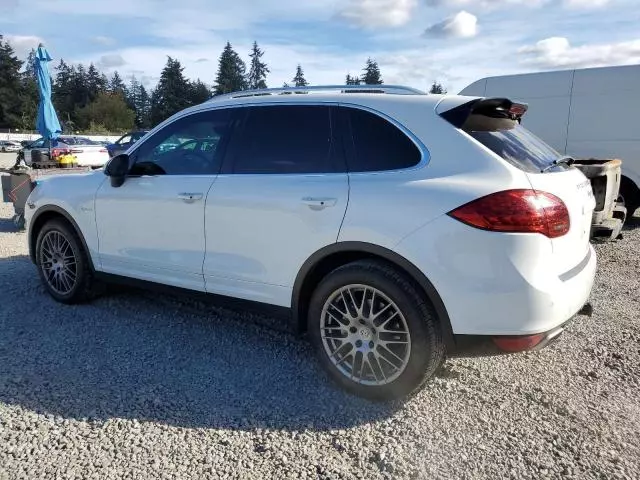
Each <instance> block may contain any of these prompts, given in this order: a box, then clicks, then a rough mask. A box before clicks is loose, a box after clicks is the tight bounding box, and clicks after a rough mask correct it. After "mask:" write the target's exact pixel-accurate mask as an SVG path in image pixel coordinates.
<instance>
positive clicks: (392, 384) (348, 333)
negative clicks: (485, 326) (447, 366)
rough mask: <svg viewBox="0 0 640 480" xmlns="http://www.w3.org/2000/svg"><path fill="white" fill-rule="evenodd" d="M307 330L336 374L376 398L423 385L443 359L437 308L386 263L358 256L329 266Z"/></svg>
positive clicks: (393, 396)
mask: <svg viewBox="0 0 640 480" xmlns="http://www.w3.org/2000/svg"><path fill="white" fill-rule="evenodd" d="M308 332H309V334H310V337H311V341H312V343H313V345H314V347H315V350H316V353H317V354H318V357H319V359H320V363H321V364H322V366H323V367H324V369H325V370H326V371H327V372H328V373H329V375H330V376H331V377H332V378H333V379H334V380H335V381H336V382H337V383H338V384H339V385H340V386H342V387H343V388H345V389H346V390H348V391H349V392H351V393H354V394H356V395H359V396H362V397H365V398H368V399H371V400H392V399H397V398H402V397H406V396H408V395H410V394H412V393H414V392H417V391H418V390H419V389H420V388H421V387H422V386H423V385H424V384H425V383H426V381H427V380H428V379H429V378H430V377H431V376H432V375H433V374H434V373H435V371H436V370H437V369H438V367H439V366H440V365H441V364H442V362H443V360H444V342H443V340H442V335H441V331H440V328H439V323H438V320H437V318H436V314H435V312H434V310H433V308H432V307H431V305H430V304H429V302H428V301H427V300H426V299H425V297H424V295H422V294H421V293H420V292H419V291H418V290H417V289H416V287H415V286H414V284H413V283H412V282H411V281H410V280H409V279H408V278H407V277H406V276H404V275H403V274H402V273H401V272H399V271H397V270H395V269H394V268H393V267H391V266H389V265H387V264H385V263H382V262H377V261H368V260H367V261H358V262H353V263H350V264H347V265H345V266H342V267H340V268H338V269H336V270H334V271H333V272H332V273H330V274H329V275H328V276H327V277H326V278H325V279H324V280H323V281H322V282H321V283H320V285H319V286H318V288H317V289H316V291H315V292H314V295H313V297H312V300H311V305H310V309H309V317H308Z"/></svg>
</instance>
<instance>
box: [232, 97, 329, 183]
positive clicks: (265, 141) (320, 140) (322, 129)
mask: <svg viewBox="0 0 640 480" xmlns="http://www.w3.org/2000/svg"><path fill="white" fill-rule="evenodd" d="M234 158H235V162H234V166H233V173H271V174H278V173H280V174H287V173H297V174H306V173H327V172H334V171H335V170H336V167H335V166H334V165H333V162H332V140H331V113H330V107H328V106H321V105H278V106H261V107H252V108H251V109H250V110H249V112H248V115H247V119H246V121H245V125H244V128H243V132H242V137H241V138H240V140H239V141H238V147H237V150H236V154H235V155H234Z"/></svg>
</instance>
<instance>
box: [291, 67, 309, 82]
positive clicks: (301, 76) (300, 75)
mask: <svg viewBox="0 0 640 480" xmlns="http://www.w3.org/2000/svg"><path fill="white" fill-rule="evenodd" d="M291 81H292V82H293V84H294V85H295V86H296V87H306V86H307V85H309V82H307V79H306V78H304V72H303V71H302V66H301V65H300V64H298V66H297V67H296V75H295V77H293V80H291Z"/></svg>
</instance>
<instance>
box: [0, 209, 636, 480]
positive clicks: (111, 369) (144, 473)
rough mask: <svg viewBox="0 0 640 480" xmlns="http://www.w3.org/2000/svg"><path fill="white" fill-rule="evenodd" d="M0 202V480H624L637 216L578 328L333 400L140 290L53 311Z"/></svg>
mask: <svg viewBox="0 0 640 480" xmlns="http://www.w3.org/2000/svg"><path fill="white" fill-rule="evenodd" d="M12 213H13V209H12V206H11V205H10V204H0V306H1V308H0V479H2V480H5V479H14V478H16V479H17V478H25V479H26V478H29V479H32V478H82V479H85V478H131V479H133V478H136V479H138V478H139V479H147V478H198V479H200V478H219V477H228V478H242V479H251V478H255V479H263V478H276V477H277V478H327V479H328V478H332V479H333V478H425V479H440V478H442V479H476V478H488V479H497V478H513V479H528V478H531V479H534V478H535V479H539V478H575V479H591V478H593V479H618V478H619V479H637V478H640V395H639V394H640V347H639V345H640V343H639V342H640V324H639V322H640V302H639V299H638V292H639V291H640V260H639V257H638V251H639V250H640V218H637V219H636V222H635V223H636V227H635V228H630V229H628V230H626V231H625V233H624V239H623V240H621V241H618V242H615V243H608V244H599V245H597V250H598V254H599V271H598V278H597V284H596V287H595V289H594V291H593V295H592V303H593V306H594V315H593V316H592V317H590V318H589V317H577V318H576V320H575V321H574V322H573V323H572V324H571V326H570V328H569V329H568V331H567V332H566V333H565V334H564V335H563V336H562V337H561V339H560V340H559V341H558V342H556V343H555V344H553V345H552V346H550V347H549V348H547V349H545V350H543V351H541V352H537V353H526V354H519V355H515V356H509V357H491V358H477V359H455V360H448V361H447V362H446V364H445V366H444V368H443V369H442V371H441V372H439V375H438V376H437V377H436V378H435V379H434V381H433V382H431V383H430V384H429V385H428V387H427V388H426V389H425V390H424V391H423V392H421V393H420V394H418V395H417V396H416V397H415V398H412V399H411V400H409V401H407V402H405V403H397V404H385V405H380V404H371V403H368V402H366V401H363V400H359V399H357V398H353V397H350V396H347V395H346V394H344V393H342V392H340V391H338V390H336V389H335V388H334V387H333V386H332V385H331V384H330V383H329V382H328V381H327V380H326V379H325V377H324V376H323V375H322V374H321V372H320V370H319V368H318V366H317V365H316V362H315V361H314V359H313V356H312V352H311V349H310V348H309V346H308V345H307V344H306V343H305V342H304V341H301V340H298V339H297V338H296V337H294V336H293V335H291V334H289V333H286V332H282V331H279V330H278V329H276V328H274V327H275V326H276V325H277V323H276V322H275V321H274V320H270V319H264V318H259V317H252V316H248V315H242V314H238V313H232V312H228V311H224V310H219V309H215V308H213V307H210V306H206V305H202V304H197V303H193V302H188V301H183V300H179V299H171V298H166V297H162V296H158V295H154V294H149V293H141V292H118V293H113V294H110V295H109V296H105V297H103V298H101V299H99V300H97V301H95V302H94V303H92V304H89V305H83V306H73V307H66V306H62V305H59V304H56V303H55V302H54V301H52V300H51V299H50V298H49V297H48V296H47V295H46V294H45V293H44V290H43V288H42V287H41V286H40V284H39V281H38V279H37V276H36V272H35V270H34V267H33V265H32V264H31V263H30V262H29V259H28V258H27V248H26V238H25V234H24V233H19V232H16V231H15V230H14V228H13V225H12V224H11V222H10V221H9V219H10V218H11V215H12Z"/></svg>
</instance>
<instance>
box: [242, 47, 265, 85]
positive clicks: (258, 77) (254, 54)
mask: <svg viewBox="0 0 640 480" xmlns="http://www.w3.org/2000/svg"><path fill="white" fill-rule="evenodd" d="M263 55H264V52H263V51H262V50H260V48H259V47H258V42H255V41H254V42H253V47H252V49H251V53H250V54H249V57H250V58H251V67H250V68H249V75H247V87H248V88H250V89H254V90H255V89H258V88H267V73H269V68H268V67H267V64H266V63H264V62H262V61H261V60H260V59H261V58H262V56H263Z"/></svg>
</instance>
